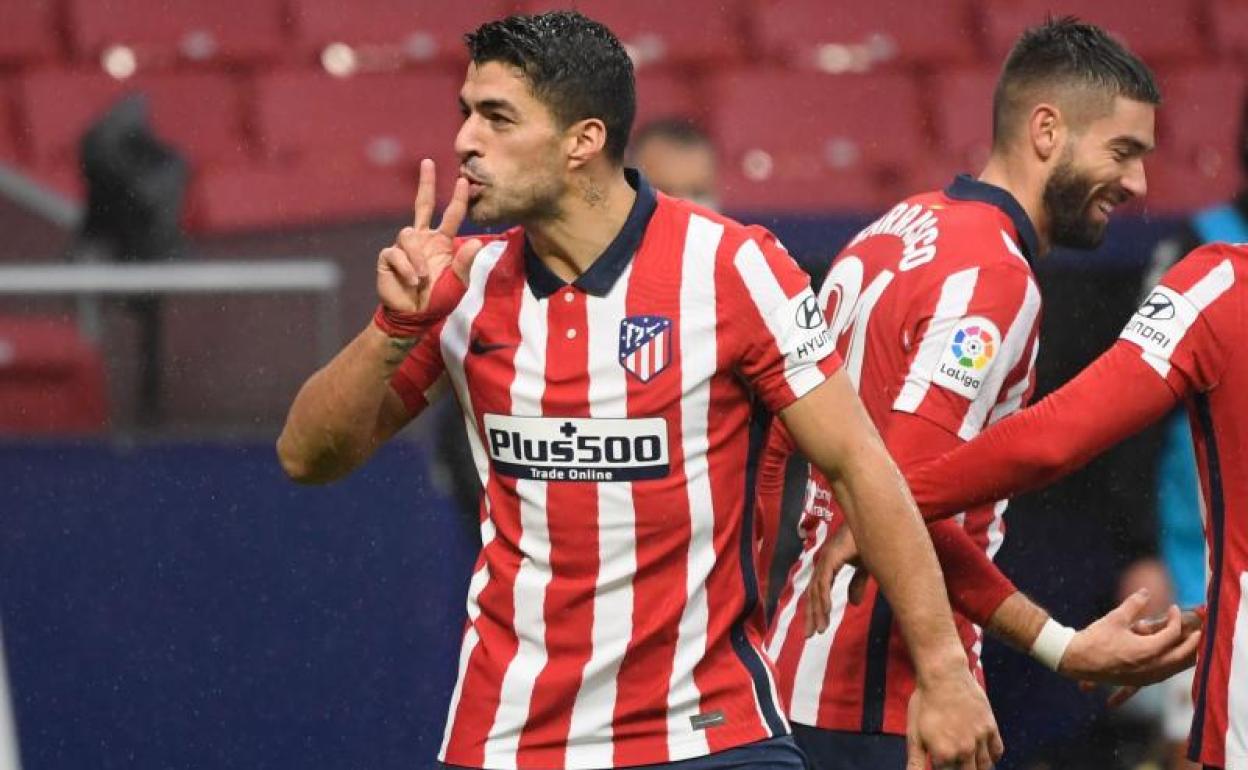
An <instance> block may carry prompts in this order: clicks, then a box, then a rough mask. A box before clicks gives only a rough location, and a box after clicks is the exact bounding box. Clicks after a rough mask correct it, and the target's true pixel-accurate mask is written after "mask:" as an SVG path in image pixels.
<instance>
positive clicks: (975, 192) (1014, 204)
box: [945, 174, 1040, 262]
mask: <svg viewBox="0 0 1248 770" xmlns="http://www.w3.org/2000/svg"><path fill="white" fill-rule="evenodd" d="M945 195H948V196H949V197H950V198H953V199H954V200H959V201H980V202H982V203H988V204H991V205H993V206H996V207H997V208H999V209H1001V210H1002V211H1004V212H1005V215H1006V216H1007V217H1009V218H1010V221H1011V222H1013V223H1014V230H1015V232H1017V233H1018V237H1019V238H1020V239H1021V240H1022V244H1021V245H1022V248H1023V256H1025V257H1026V258H1027V261H1028V262H1030V261H1032V260H1034V259H1035V258H1036V257H1037V256H1038V255H1039V254H1040V239H1039V238H1038V237H1037V236H1036V226H1035V225H1033V224H1032V223H1031V217H1029V216H1027V212H1026V211H1024V210H1023V206H1022V204H1021V203H1019V202H1018V201H1017V200H1015V198H1014V196H1013V195H1010V193H1009V191H1007V190H1004V189H1002V188H1000V187H997V186H996V185H992V184H988V183H987V182H981V181H979V180H978V179H975V178H974V177H972V176H970V175H969V174H958V175H957V176H956V177H955V178H954V180H953V181H952V182H950V183H949V186H948V187H946V188H945Z"/></svg>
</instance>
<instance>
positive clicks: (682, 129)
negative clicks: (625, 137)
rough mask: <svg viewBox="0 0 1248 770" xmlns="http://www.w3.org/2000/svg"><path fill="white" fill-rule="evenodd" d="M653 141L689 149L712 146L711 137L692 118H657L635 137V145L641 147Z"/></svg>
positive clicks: (641, 128) (642, 127)
mask: <svg viewBox="0 0 1248 770" xmlns="http://www.w3.org/2000/svg"><path fill="white" fill-rule="evenodd" d="M651 139H666V140H668V141H669V142H672V143H673V144H680V145H684V146H687V147H695V146H696V147H702V146H706V147H711V146H712V142H711V137H710V136H708V135H707V133H706V132H705V131H703V130H702V129H701V127H699V126H698V124H697V123H696V122H694V120H693V119H692V118H683V117H677V116H668V117H664V118H657V119H655V120H651V121H650V122H648V123H646V124H645V125H642V126H641V127H639V128H638V129H637V133H636V134H634V135H633V145H634V146H640V145H641V144H643V143H645V142H647V141H649V140H651Z"/></svg>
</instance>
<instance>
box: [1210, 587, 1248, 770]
mask: <svg viewBox="0 0 1248 770" xmlns="http://www.w3.org/2000/svg"><path fill="white" fill-rule="evenodd" d="M1206 665H1208V663H1207V662H1206ZM1227 681H1228V682H1229V685H1228V687H1227V704H1226V714H1227V717H1228V719H1229V724H1228V726H1227V730H1226V770H1248V572H1241V573H1240V575H1239V610H1238V611H1237V612H1236V613H1235V634H1234V636H1232V637H1231V675H1230V677H1229V678H1228V679H1227Z"/></svg>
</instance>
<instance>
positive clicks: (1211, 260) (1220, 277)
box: [1161, 242, 1248, 294]
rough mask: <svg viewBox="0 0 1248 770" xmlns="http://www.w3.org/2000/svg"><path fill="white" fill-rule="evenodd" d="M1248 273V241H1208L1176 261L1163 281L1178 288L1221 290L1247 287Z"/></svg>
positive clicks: (1195, 290) (1199, 291) (1204, 290)
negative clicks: (1247, 274)
mask: <svg viewBox="0 0 1248 770" xmlns="http://www.w3.org/2000/svg"><path fill="white" fill-rule="evenodd" d="M1246 273H1248V244H1244V243H1238V244H1235V243H1221V242H1214V243H1206V244H1204V245H1202V246H1199V247H1197V248H1195V249H1193V250H1192V251H1190V252H1189V253H1188V254H1187V256H1185V257H1183V258H1182V259H1180V260H1179V261H1178V262H1176V263H1174V266H1173V267H1171V268H1170V269H1169V270H1167V271H1166V273H1165V275H1163V276H1162V278H1161V284H1162V285H1164V286H1167V287H1169V288H1171V289H1174V290H1175V291H1179V292H1184V293H1190V292H1196V293H1198V294H1199V293H1202V292H1203V293H1208V292H1210V291H1215V292H1217V293H1219V294H1221V293H1222V292H1225V291H1227V290H1231V289H1234V290H1236V291H1237V292H1242V291H1244V289H1245V283H1244V281H1245V278H1246V277H1248V276H1246Z"/></svg>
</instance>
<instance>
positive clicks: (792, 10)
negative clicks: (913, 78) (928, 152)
mask: <svg viewBox="0 0 1248 770" xmlns="http://www.w3.org/2000/svg"><path fill="white" fill-rule="evenodd" d="M752 11H753V23H752V24H750V25H749V28H750V29H752V30H754V33H755V35H756V38H757V41H756V42H757V43H758V45H759V46H760V47H761V48H762V50H763V51H764V52H766V54H768V55H770V56H773V57H777V58H779V59H781V60H783V61H785V62H788V63H790V64H793V65H795V66H800V67H813V68H815V69H820V70H824V71H828V72H862V71H867V70H870V69H874V68H876V67H879V66H886V65H888V64H890V63H895V62H905V63H909V62H937V61H970V60H973V59H974V58H975V56H976V47H977V46H976V45H975V41H974V39H973V38H972V36H971V31H972V30H971V23H970V22H971V7H970V5H969V3H968V2H966V1H965V0H960V1H955V2H943V3H929V4H926V5H924V6H923V7H922V9H917V8H915V7H914V6H913V5H912V4H907V3H829V2H827V0H754V1H753V4H752Z"/></svg>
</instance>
